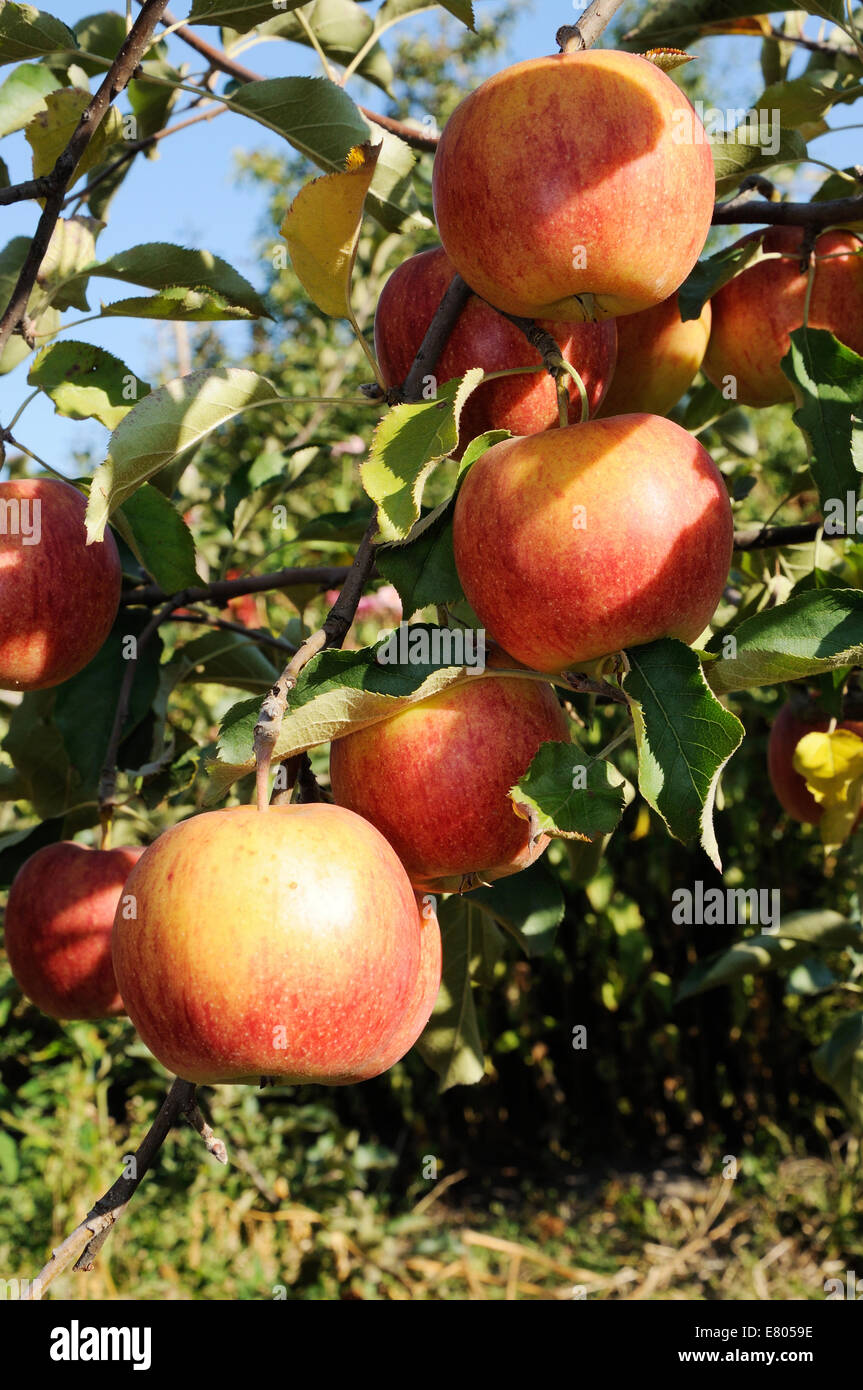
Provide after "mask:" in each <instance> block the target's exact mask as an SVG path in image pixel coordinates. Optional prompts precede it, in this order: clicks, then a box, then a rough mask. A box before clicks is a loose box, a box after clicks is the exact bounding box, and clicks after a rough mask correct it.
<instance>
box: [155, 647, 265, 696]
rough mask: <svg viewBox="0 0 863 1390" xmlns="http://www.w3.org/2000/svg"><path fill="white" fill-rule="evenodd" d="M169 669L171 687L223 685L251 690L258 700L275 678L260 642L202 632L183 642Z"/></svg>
mask: <svg viewBox="0 0 863 1390" xmlns="http://www.w3.org/2000/svg"><path fill="white" fill-rule="evenodd" d="M170 669H171V672H172V675H173V683H174V684H179V683H180V682H181V681H189V682H190V683H192V684H201V683H202V682H203V683H207V684H217V685H227V686H232V687H233V688H234V689H236V690H251V691H255V692H256V693H257V694H258V696H259V697H260V695H262V694H264V692H265V691H267V690H269V689H270V687H271V686H272V685H273V684H274V682H275V681H276V680H277V679H278V675H279V673H278V670H277V669H276V667H275V666H274V665H273V663H272V662H271V661H270V660H268V658H267V657H266V655H265V652H264V648H263V647H262V646H261V645H260V643H259V642H256V641H255V640H254V639H253V638H252V637H243V636H241V634H240V633H239V632H206V633H204V635H203V636H202V637H197V638H195V640H194V641H193V642H186V643H185V645H184V646H182V647H180V648H179V649H178V651H177V652H175V654H174V657H173V659H172V661H171V667H170ZM257 703H258V705H260V698H259V699H258V701H257Z"/></svg>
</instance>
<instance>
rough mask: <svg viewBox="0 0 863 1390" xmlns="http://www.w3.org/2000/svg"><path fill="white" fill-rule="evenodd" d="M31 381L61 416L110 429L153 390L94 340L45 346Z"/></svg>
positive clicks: (33, 367)
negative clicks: (93, 422) (87, 421)
mask: <svg viewBox="0 0 863 1390" xmlns="http://www.w3.org/2000/svg"><path fill="white" fill-rule="evenodd" d="M27 381H28V382H29V384H30V385H31V386H38V387H40V388H41V389H42V390H43V391H44V392H45V394H46V396H48V397H50V399H51V400H52V401H53V402H54V408H55V410H56V412H57V414H58V415H67V416H68V417H69V419H70V420H98V421H99V423H100V424H101V425H105V426H106V428H107V429H109V430H113V429H116V427H117V426H118V425H119V423H120V421H121V420H122V419H123V418H124V417H125V416H126V415H128V413H129V411H130V410H131V409H132V406H133V405H134V403H135V401H136V400H138V399H139V398H140V397H141V396H145V395H146V394H147V393H148V391H149V390H150V387H149V386H148V385H147V383H146V382H145V381H141V380H140V378H138V377H136V376H135V374H134V372H131V371H130V370H129V368H128V367H127V366H126V364H125V362H121V361H120V359H119V357H113V356H112V355H111V353H110V352H105V350H104V349H103V348H100V347H95V346H94V345H93V344H92V343H77V342H73V341H70V340H65V341H63V342H61V343H54V344H53V345H52V346H50V347H46V348H43V349H42V351H41V352H40V353H39V354H38V356H37V357H36V359H35V361H34V362H33V365H32V367H31V368H30V372H29V375H28V377H27ZM132 393H134V394H132Z"/></svg>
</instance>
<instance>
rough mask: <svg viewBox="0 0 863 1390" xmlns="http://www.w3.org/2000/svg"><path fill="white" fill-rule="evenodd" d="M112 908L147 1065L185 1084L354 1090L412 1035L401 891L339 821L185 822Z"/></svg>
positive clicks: (238, 814)
mask: <svg viewBox="0 0 863 1390" xmlns="http://www.w3.org/2000/svg"><path fill="white" fill-rule="evenodd" d="M126 893H127V894H128V895H131V896H132V898H133V899H134V902H135V905H136V910H137V916H136V917H135V918H132V917H129V916H123V915H121V914H120V913H118V914H117V917H116V920H115V923H114V939H113V954H114V969H115V970H116V973H117V982H118V984H119V986H120V991H121V993H122V995H123V999H124V1001H125V1004H126V1009H127V1012H128V1014H129V1017H130V1018H131V1020H132V1022H133V1023H134V1025H135V1027H136V1028H137V1030H138V1032H139V1033H140V1035H141V1037H142V1038H143V1040H144V1042H145V1043H146V1044H147V1046H148V1047H149V1049H150V1051H151V1052H152V1053H153V1054H154V1056H156V1057H157V1058H158V1059H159V1061H160V1062H161V1063H162V1064H163V1065H164V1066H165V1067H167V1068H168V1069H169V1070H170V1071H172V1072H175V1073H176V1074H177V1075H179V1076H182V1077H184V1078H185V1079H186V1080H188V1081H197V1082H206V1083H208V1084H211V1085H213V1084H217V1083H219V1082H229V1081H256V1080H257V1079H258V1077H260V1076H273V1077H278V1078H279V1079H280V1080H282V1081H287V1082H306V1081H312V1082H319V1083H320V1084H322V1085H327V1086H338V1085H344V1084H347V1083H348V1082H353V1081H363V1080H365V1079H366V1078H367V1077H370V1076H375V1075H377V1074H378V1072H379V1071H381V1070H383V1069H384V1068H385V1067H387V1066H391V1065H392V1063H393V1062H394V1061H395V1060H396V1058H395V1057H394V1056H393V1055H392V1049H393V1043H394V1041H395V1040H398V1041H399V1043H400V1042H401V1040H402V1037H403V1032H402V1030H403V1029H404V1028H405V1026H406V1021H407V1020H410V1021H411V1026H412V1027H413V1026H414V1025H415V1023H416V1022H417V1020H416V1015H415V1010H416V1009H417V1008H418V1000H417V979H418V975H419V974H420V971H421V969H422V968H423V963H422V962H423V957H422V952H423V945H422V931H421V927H420V916H419V913H418V910H417V903H416V899H415V896H414V892H413V889H412V888H411V885H410V882H409V880H408V877H407V874H406V873H405V871H404V869H403V868H402V865H401V864H400V863H399V861H398V858H397V857H396V853H395V851H394V850H393V849H392V847H391V846H390V845H388V844H387V842H386V840H385V839H384V838H383V836H382V835H381V834H380V833H379V832H378V831H377V830H376V829H375V828H374V826H372V825H369V824H368V822H366V821H364V820H362V819H361V818H360V817H359V816H355V815H354V814H353V813H352V812H351V811H346V810H343V809H342V808H341V807H339V806H330V805H326V804H320V803H318V804H310V805H292V806H274V807H271V808H270V809H269V810H268V811H267V812H265V813H263V814H262V813H261V812H259V811H257V810H256V809H255V808H254V807H250V806H239V807H233V808H231V809H229V810H221V811H211V812H208V813H207V814H205V815H199V816H193V817H192V819H191V820H187V821H183V822H181V823H180V824H179V825H175V826H173V827H172V828H171V829H170V830H167V831H165V833H164V834H163V835H160V836H159V838H158V840H156V841H155V842H154V844H153V845H151V846H150V848H149V849H148V850H147V853H146V854H145V855H144V856H143V857H142V859H141V861H140V863H139V864H137V865H136V867H135V869H134V871H133V873H132V875H131V877H130V879H129V883H128V886H127V889H126ZM425 999H426V996H425V994H424V995H423V1004H424V1003H425ZM432 1002H433V1001H432ZM430 1008H431V1004H429V1009H430ZM408 1031H410V1030H409V1029H408ZM411 1041H413V1039H412V1040H411ZM408 1045H410V1044H408Z"/></svg>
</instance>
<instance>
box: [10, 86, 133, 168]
mask: <svg viewBox="0 0 863 1390" xmlns="http://www.w3.org/2000/svg"><path fill="white" fill-rule="evenodd" d="M89 105H90V93H89V92H85V91H83V90H82V89H81V88H80V87H61V88H60V90H59V91H56V92H49V93H48V95H47V96H46V97H45V110H44V111H39V112H37V114H36V115H35V116H34V117H33V119H32V121H31V122H30V124H29V125H28V126H27V129H26V130H25V132H24V134H25V135H26V137H27V141H28V143H29V145H30V148H31V149H32V151H33V177H34V179H38V178H41V177H42V175H43V174H50V172H51V170H52V169H53V168H54V165H55V164H56V163H57V160H58V158H59V156H60V155H61V154H62V153H63V151H64V150H65V148H66V146H67V145H68V143H69V141H70V139H71V138H72V134H73V132H74V130H75V128H76V126H77V125H78V122H79V121H80V119H81V113H82V112H83V111H86V109H87V107H88V106H89ZM122 139H123V119H122V117H121V115H120V113H119V111H115V110H114V108H113V106H111V107H109V109H108V110H107V111H106V112H105V115H104V116H103V118H102V120H101V121H100V122H99V125H98V126H97V127H96V130H95V131H94V133H93V135H92V137H91V140H90V143H89V145H88V146H87V148H86V150H85V151H84V154H83V155H82V157H81V160H80V163H79V164H78V167H77V169H76V170H75V173H74V175H73V176H72V178H71V179H70V181H69V183H70V187H71V185H72V184H73V183H74V182H75V180H76V179H79V178H80V177H81V175H82V174H86V172H87V170H88V169H92V168H94V167H95V165H97V164H101V163H102V160H103V159H104V157H105V151H106V150H107V149H108V148H109V147H110V146H111V145H115V144H116V143H117V142H118V141H119V140H122Z"/></svg>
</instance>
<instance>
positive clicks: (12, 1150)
mask: <svg viewBox="0 0 863 1390" xmlns="http://www.w3.org/2000/svg"><path fill="white" fill-rule="evenodd" d="M20 1171H21V1165H20V1164H19V1162H18V1148H17V1145H16V1143H15V1140H14V1139H13V1138H12V1135H11V1134H8V1133H7V1132H6V1131H5V1130H0V1177H2V1179H3V1181H4V1183H5V1184H6V1187H7V1190H8V1189H9V1188H11V1187H14V1185H15V1183H16V1182H17V1181H18V1174H19V1172H20Z"/></svg>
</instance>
